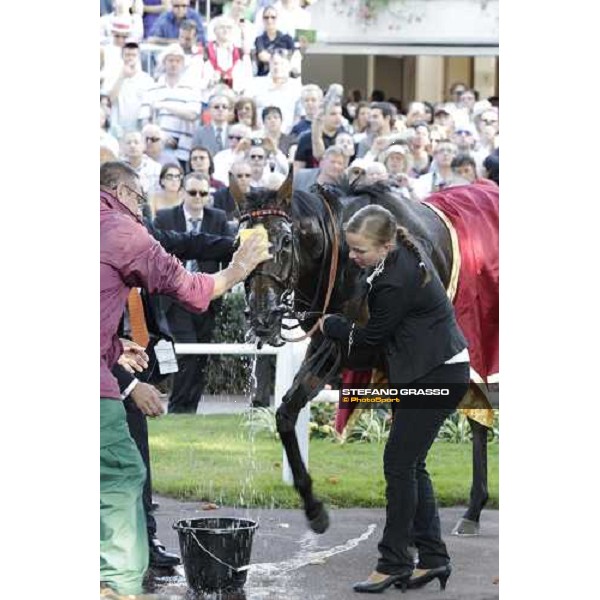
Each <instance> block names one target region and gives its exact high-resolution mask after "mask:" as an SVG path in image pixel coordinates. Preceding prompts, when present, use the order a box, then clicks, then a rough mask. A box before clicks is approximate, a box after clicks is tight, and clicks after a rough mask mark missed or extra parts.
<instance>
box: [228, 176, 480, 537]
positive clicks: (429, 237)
mask: <svg viewBox="0 0 600 600" xmlns="http://www.w3.org/2000/svg"><path fill="white" fill-rule="evenodd" d="M235 187H236V186H235V183H233V184H232V192H233V193H234V197H236V198H237V199H238V201H239V207H240V211H241V213H242V216H241V219H240V228H241V229H243V228H247V227H254V226H256V225H257V224H262V225H263V226H264V227H265V228H266V229H267V231H268V234H269V240H270V243H271V245H272V248H271V254H272V255H273V259H272V260H271V261H269V262H267V263H263V264H262V265H259V267H258V268H257V269H256V270H255V271H254V272H253V273H252V274H251V275H250V277H249V278H248V279H247V281H246V284H245V287H246V300H247V304H248V312H249V320H250V325H251V328H252V330H253V331H254V333H255V334H256V336H257V338H258V339H259V341H260V342H261V343H269V344H272V345H281V344H282V343H284V341H285V327H286V325H285V323H284V321H283V319H284V317H290V318H295V319H297V320H298V322H299V323H300V326H301V327H302V329H303V330H304V331H305V332H308V333H309V334H310V335H311V341H310V344H309V347H308V350H307V353H306V356H305V359H304V362H303V364H302V366H301V368H300V370H299V371H298V373H297V374H296V376H295V378H294V382H293V384H292V387H291V388H290V389H289V390H288V391H287V393H286V394H285V396H284V398H283V400H282V403H281V405H280V407H279V408H278V410H277V415H276V419H277V430H278V432H279V435H280V437H281V441H282V443H283V446H284V448H285V451H286V455H287V458H288V461H289V464H290V468H291V471H292V474H293V478H294V486H295V487H296V489H297V491H298V493H299V494H300V496H301V497H302V499H303V502H304V509H305V513H306V516H307V518H308V521H309V524H310V526H311V528H312V529H313V530H314V531H316V532H317V533H322V532H324V531H325V530H326V529H327V527H328V523H329V519H328V515H327V511H326V510H325V507H324V506H323V503H322V502H321V501H320V500H318V499H317V498H316V497H315V496H314V495H313V493H312V481H311V478H310V476H309V474H308V472H307V470H306V467H305V465H304V464H303V462H302V458H301V456H300V450H299V447H298V440H297V438H296V434H295V429H294V428H295V425H296V421H297V418H298V414H299V412H300V410H301V409H302V408H303V407H304V406H305V405H306V404H307V402H309V401H310V400H312V399H313V398H314V397H315V396H316V395H317V394H318V393H319V391H321V389H322V388H323V386H324V385H325V384H326V383H328V382H329V381H333V380H335V378H336V377H337V376H339V374H340V372H341V369H342V368H343V367H345V366H349V367H353V366H355V365H346V364H345V363H344V360H345V358H344V353H343V352H342V351H341V348H340V346H339V345H338V344H337V343H336V342H333V341H331V340H329V339H327V338H325V337H323V336H322V335H321V333H320V331H319V330H318V328H317V327H316V323H317V321H318V319H319V317H320V316H321V315H322V314H324V313H325V312H327V313H343V314H345V315H346V316H348V317H349V318H351V319H353V320H359V321H360V320H361V319H363V320H364V306H365V303H364V300H365V295H366V294H365V289H366V288H365V282H364V279H363V276H362V275H361V272H360V270H359V269H358V268H357V267H356V266H355V265H354V264H353V263H352V261H350V260H349V259H348V251H347V248H346V245H345V243H344V239H343V235H342V227H343V224H344V223H345V222H346V221H347V220H348V219H349V217H350V216H351V215H352V214H354V213H355V212H356V211H357V210H359V209H360V208H362V207H363V206H366V205H368V204H372V203H377V204H379V205H381V206H383V207H385V208H387V209H388V210H390V211H391V212H392V214H393V215H394V216H395V217H396V219H397V221H398V223H399V224H400V225H403V226H404V227H406V228H407V229H408V230H409V232H410V233H411V234H412V236H413V238H414V239H415V240H416V242H417V243H418V245H419V246H420V248H421V250H422V251H425V252H426V253H427V254H428V255H429V256H430V257H431V260H432V262H433V265H434V266H435V268H436V270H437V272H438V274H439V276H440V278H441V280H442V282H443V283H444V285H448V283H449V281H450V276H451V270H452V268H451V267H452V242H451V237H450V233H449V231H448V228H447V227H446V225H445V224H444V222H443V221H442V219H441V218H440V217H439V216H438V215H437V214H436V213H435V212H434V211H433V210H431V209H430V208H429V207H428V206H426V205H425V204H422V203H418V202H411V201H406V200H404V199H402V198H401V197H400V196H399V195H398V194H396V193H395V192H394V191H393V189H392V188H390V187H389V186H388V185H387V184H385V183H378V184H375V185H373V186H367V187H355V188H354V187H351V186H349V185H347V184H344V185H341V186H340V187H335V188H328V189H325V188H323V187H319V186H317V187H316V188H315V189H314V191H315V193H304V192H295V193H293V194H292V189H291V178H288V179H287V180H286V182H285V183H284V184H283V186H282V187H281V189H280V190H279V191H277V192H274V191H266V190H256V191H253V192H251V193H250V194H249V195H248V196H247V197H245V198H244V197H242V196H241V195H240V194H239V192H238V191H236V190H235V189H233V188H235ZM282 327H283V331H282ZM469 422H470V424H471V427H472V430H473V453H474V454H473V469H474V471H473V485H472V488H471V498H470V505H469V509H468V510H467V512H466V513H465V515H464V517H463V520H462V521H461V523H459V524H458V525H457V527H458V528H459V532H461V533H476V532H477V530H478V523H479V517H480V514H481V510H482V509H483V506H484V505H485V503H486V501H487V498H488V494H487V430H486V428H485V427H483V426H482V425H479V424H478V423H476V422H475V421H472V420H470V419H469ZM469 524H472V526H471V527H470V528H469Z"/></svg>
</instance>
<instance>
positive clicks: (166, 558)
mask: <svg viewBox="0 0 600 600" xmlns="http://www.w3.org/2000/svg"><path fill="white" fill-rule="evenodd" d="M179 564H181V561H180V560H179V556H177V554H172V553H171V552H167V551H166V550H165V547H164V546H163V544H162V543H161V541H160V540H159V539H158V538H150V566H151V567H159V568H165V567H176V566H177V565H179Z"/></svg>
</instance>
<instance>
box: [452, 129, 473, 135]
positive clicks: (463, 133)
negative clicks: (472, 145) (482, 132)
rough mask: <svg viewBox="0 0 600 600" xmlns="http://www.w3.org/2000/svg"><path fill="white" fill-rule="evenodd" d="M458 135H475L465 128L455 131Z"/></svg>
mask: <svg viewBox="0 0 600 600" xmlns="http://www.w3.org/2000/svg"><path fill="white" fill-rule="evenodd" d="M454 133H456V135H473V134H472V133H471V132H470V131H465V130H464V129H459V130H458V131H455V132H454Z"/></svg>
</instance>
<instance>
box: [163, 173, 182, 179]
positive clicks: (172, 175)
mask: <svg viewBox="0 0 600 600" xmlns="http://www.w3.org/2000/svg"><path fill="white" fill-rule="evenodd" d="M165 179H174V180H177V179H181V175H180V174H179V173H167V174H166V175H165Z"/></svg>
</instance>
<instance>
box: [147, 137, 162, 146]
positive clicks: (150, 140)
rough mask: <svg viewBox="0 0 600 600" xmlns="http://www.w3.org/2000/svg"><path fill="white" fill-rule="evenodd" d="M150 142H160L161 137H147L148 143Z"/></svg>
mask: <svg viewBox="0 0 600 600" xmlns="http://www.w3.org/2000/svg"><path fill="white" fill-rule="evenodd" d="M148 142H150V143H152V144H154V143H156V142H160V138H159V137H147V138H146V143H148Z"/></svg>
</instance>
